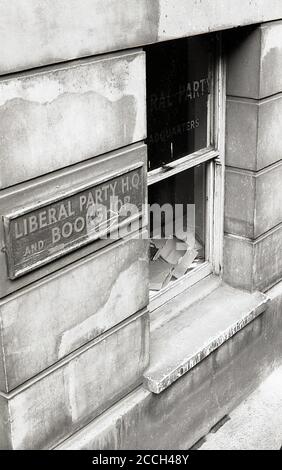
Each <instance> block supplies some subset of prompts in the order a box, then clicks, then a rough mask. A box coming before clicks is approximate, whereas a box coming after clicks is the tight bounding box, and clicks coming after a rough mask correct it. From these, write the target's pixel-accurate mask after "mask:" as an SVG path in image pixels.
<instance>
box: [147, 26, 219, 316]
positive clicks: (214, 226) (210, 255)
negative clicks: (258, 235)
mask: <svg viewBox="0 0 282 470" xmlns="http://www.w3.org/2000/svg"><path fill="white" fill-rule="evenodd" d="M215 38H216V41H215V42H216V45H215V54H214V56H215V57H214V63H213V74H212V76H213V80H212V86H211V89H212V93H213V97H211V99H210V100H209V109H208V114H209V119H208V123H209V124H208V132H209V134H210V138H209V141H210V143H211V146H212V147H207V148H205V149H203V150H200V151H196V152H194V153H192V154H189V155H187V156H185V157H182V158H180V159H178V160H176V161H174V162H170V163H169V165H166V168H165V169H163V168H158V169H154V170H152V171H150V172H148V187H149V186H151V185H153V184H154V183H157V182H159V181H162V180H164V179H167V178H169V177H170V176H173V175H175V174H177V173H180V172H183V171H185V170H188V169H191V168H193V167H195V166H197V165H200V164H203V163H206V164H207V168H206V185H207V187H206V196H207V204H206V247H205V249H206V261H205V262H204V263H203V264H201V265H200V266H199V267H197V268H195V269H193V270H192V271H191V272H189V273H187V274H186V275H184V276H183V277H181V278H180V279H177V280H175V281H174V282H173V283H169V285H168V286H166V287H165V288H163V289H161V290H160V291H158V292H153V293H150V301H149V311H150V312H154V311H155V310H156V309H158V308H159V307H161V306H162V305H164V304H165V303H167V302H168V301H170V300H171V299H173V298H174V297H176V296H177V295H179V294H181V293H182V292H184V291H185V290H187V289H189V288H190V287H192V286H193V285H195V284H196V283H198V282H200V281H201V280H203V279H205V278H206V277H208V276H210V275H212V274H214V275H217V276H221V275H222V265H223V259H222V258H223V237H224V226H223V218H224V165H225V112H226V61H225V57H224V54H223V50H222V35H221V33H217V34H216V35H215ZM168 166H169V168H171V169H169V170H168V169H167V167H168Z"/></svg>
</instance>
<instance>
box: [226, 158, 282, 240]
mask: <svg viewBox="0 0 282 470" xmlns="http://www.w3.org/2000/svg"><path fill="white" fill-rule="evenodd" d="M281 181H282V160H281V162H279V163H277V164H275V165H273V166H270V167H267V168H266V169H265V170H262V171H260V172H256V173H255V172H249V171H245V170H236V169H233V168H230V167H227V168H226V174H225V232H227V233H231V234H235V235H240V236H243V237H247V238H251V239H256V238H258V237H259V236H261V235H262V234H264V233H265V232H267V231H268V230H270V229H272V228H274V227H275V226H276V225H279V224H280V223H282V191H281Z"/></svg>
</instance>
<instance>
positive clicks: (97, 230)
mask: <svg viewBox="0 0 282 470" xmlns="http://www.w3.org/2000/svg"><path fill="white" fill-rule="evenodd" d="M143 173H144V170H143V165H142V164H140V165H138V166H136V167H134V168H133V169H131V170H130V171H128V172H127V173H124V174H121V175H118V176H115V177H113V178H112V179H108V180H103V181H100V182H99V183H96V184H95V185H93V186H92V187H86V188H80V189H79V190H78V191H76V192H74V193H70V194H68V195H67V196H66V195H64V196H63V197H62V198H60V199H58V198H57V199H56V200H52V201H48V203H40V204H39V205H36V207H33V208H29V209H26V208H25V209H23V210H21V211H17V212H15V213H13V214H10V215H6V216H4V217H3V222H4V232H5V250H6V254H7V266H8V276H9V278H10V279H15V278H17V277H19V276H22V275H23V274H26V273H27V272H30V271H32V270H34V269H36V268H38V267H40V266H42V265H44V264H46V263H49V262H50V261H53V260H54V259H56V258H58V257H60V256H63V255H65V254H67V253H69V252H71V251H73V250H76V249H78V248H80V247H81V246H84V245H86V244H88V243H90V242H93V241H94V240H97V239H99V238H102V237H109V236H110V235H111V234H114V236H115V239H117V238H118V236H117V232H118V230H119V229H121V228H122V227H125V226H128V225H129V224H130V223H132V222H133V221H136V220H138V219H139V218H140V217H141V215H142V211H143V203H144V195H145V186H144V184H145V183H144V174H143Z"/></svg>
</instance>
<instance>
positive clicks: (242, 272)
mask: <svg viewBox="0 0 282 470" xmlns="http://www.w3.org/2000/svg"><path fill="white" fill-rule="evenodd" d="M281 253H282V225H281V224H280V225H278V226H277V227H276V228H275V229H273V230H270V231H269V232H267V233H266V234H265V235H263V236H261V237H259V238H257V239H256V240H255V241H252V240H250V239H247V238H243V237H239V236H236V235H225V237H224V270H223V278H224V280H225V281H226V282H227V283H228V284H230V285H232V286H234V287H238V288H241V289H246V290H250V291H254V290H260V291H263V292H264V291H266V290H267V289H269V288H270V287H272V286H273V285H274V284H276V283H277V282H279V281H280V280H281V278H282V256H281Z"/></svg>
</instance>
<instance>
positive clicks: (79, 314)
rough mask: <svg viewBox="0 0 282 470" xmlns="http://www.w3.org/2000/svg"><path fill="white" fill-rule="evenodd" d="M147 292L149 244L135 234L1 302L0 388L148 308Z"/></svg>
mask: <svg viewBox="0 0 282 470" xmlns="http://www.w3.org/2000/svg"><path fill="white" fill-rule="evenodd" d="M148 291H149V289H148V259H147V240H141V239H138V233H137V235H136V239H135V238H129V239H128V238H127V239H124V240H122V241H120V242H118V243H117V244H114V245H111V246H110V247H108V248H106V249H104V250H101V251H99V252H98V253H96V254H94V255H91V256H89V257H86V258H84V259H83V260H81V261H78V262H76V263H75V264H72V265H71V266H70V267H67V268H65V269H62V270H60V271H58V272H57V273H56V274H53V275H51V276H49V277H46V278H45V279H44V280H42V281H38V282H36V283H34V284H32V286H31V287H29V288H27V289H23V290H21V291H20V292H19V293H17V294H15V295H11V296H8V297H6V298H5V299H3V300H2V301H0V325H1V326H0V338H1V340H0V345H1V349H0V350H1V354H0V358H1V360H0V390H2V391H3V392H9V391H10V390H12V389H14V388H15V387H17V386H19V385H20V384H22V383H23V382H25V381H26V380H28V379H30V378H31V377H33V376H35V375H36V374H38V373H39V372H41V371H42V370H44V369H46V368H47V367H50V366H51V365H52V364H54V363H56V362H57V361H59V360H60V359H62V358H63V357H65V356H66V355H68V354H70V353H71V352H72V351H75V350H76V349H78V348H79V347H81V346H82V345H83V344H85V343H87V342H89V341H91V340H93V339H94V338H96V337H98V336H99V335H101V334H102V333H104V332H105V331H107V330H109V329H110V328H112V327H113V326H115V325H117V324H118V323H120V322H121V321H123V320H124V319H126V318H128V317H129V316H131V315H133V314H135V313H136V312H137V311H139V310H141V309H143V308H144V307H146V305H147V304H148ZM106 363H107V362H105V364H106ZM1 368H2V373H1Z"/></svg>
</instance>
